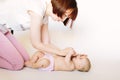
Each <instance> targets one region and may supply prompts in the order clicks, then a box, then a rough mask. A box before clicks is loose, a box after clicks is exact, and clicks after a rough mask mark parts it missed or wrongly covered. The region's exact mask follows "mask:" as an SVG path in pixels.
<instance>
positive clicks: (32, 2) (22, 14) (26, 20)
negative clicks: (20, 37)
mask: <svg viewBox="0 0 120 80" xmlns="http://www.w3.org/2000/svg"><path fill="white" fill-rule="evenodd" d="M21 2H22V3H21V4H22V6H21V7H20V9H19V13H18V14H17V17H18V23H19V24H21V25H23V27H24V28H29V27H30V20H31V19H30V15H29V14H28V13H27V11H28V10H32V11H34V12H35V13H37V14H39V15H40V16H42V17H43V21H42V22H43V24H47V23H48V16H46V15H45V11H46V8H47V4H48V3H50V0H22V1H21ZM23 4H24V5H23Z"/></svg>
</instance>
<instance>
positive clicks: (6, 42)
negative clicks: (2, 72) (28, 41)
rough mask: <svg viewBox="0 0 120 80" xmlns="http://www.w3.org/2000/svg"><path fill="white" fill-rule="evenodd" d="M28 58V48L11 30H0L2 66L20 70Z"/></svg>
mask: <svg viewBox="0 0 120 80" xmlns="http://www.w3.org/2000/svg"><path fill="white" fill-rule="evenodd" d="M28 59H29V56H28V54H27V52H26V50H25V49H24V48H23V47H22V46H21V44H20V43H19V42H17V40H16V39H15V38H14V36H13V35H12V34H11V33H10V32H8V33H7V34H3V33H2V32H0V68H5V69H9V70H20V69H22V68H23V66H24V62H25V61H26V60H28Z"/></svg>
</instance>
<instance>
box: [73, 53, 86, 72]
mask: <svg viewBox="0 0 120 80" xmlns="http://www.w3.org/2000/svg"><path fill="white" fill-rule="evenodd" d="M73 62H74V64H75V68H76V69H77V70H81V69H82V68H84V67H85V65H86V63H87V62H86V57H84V56H81V55H80V54H79V55H77V56H76V57H75V58H73Z"/></svg>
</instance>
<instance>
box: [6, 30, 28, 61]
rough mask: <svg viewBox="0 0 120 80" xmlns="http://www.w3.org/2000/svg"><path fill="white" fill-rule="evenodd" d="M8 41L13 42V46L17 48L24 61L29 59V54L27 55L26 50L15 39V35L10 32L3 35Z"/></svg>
mask: <svg viewBox="0 0 120 80" xmlns="http://www.w3.org/2000/svg"><path fill="white" fill-rule="evenodd" d="M5 36H6V37H7V38H8V39H9V41H10V42H11V43H12V44H13V46H15V48H16V49H17V50H18V52H19V53H20V55H21V56H22V57H23V59H24V60H25V61H27V60H29V56H28V53H27V51H26V50H25V49H24V47H23V46H22V45H21V44H20V43H19V42H18V41H17V40H16V39H15V37H14V36H13V35H12V34H11V33H10V32H8V33H7V34H6V35H5Z"/></svg>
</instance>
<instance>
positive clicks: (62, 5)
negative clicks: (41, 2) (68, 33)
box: [51, 0, 78, 28]
mask: <svg viewBox="0 0 120 80" xmlns="http://www.w3.org/2000/svg"><path fill="white" fill-rule="evenodd" d="M51 3H52V6H53V13H54V14H57V16H58V17H61V18H62V16H63V15H64V14H65V12H66V10H68V9H72V13H71V14H70V15H69V17H68V18H67V19H66V20H65V21H63V24H64V25H67V23H68V21H69V19H71V20H72V21H71V26H70V28H72V24H73V21H74V20H75V19H76V17H77V14H78V8H77V3H76V0H51Z"/></svg>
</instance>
